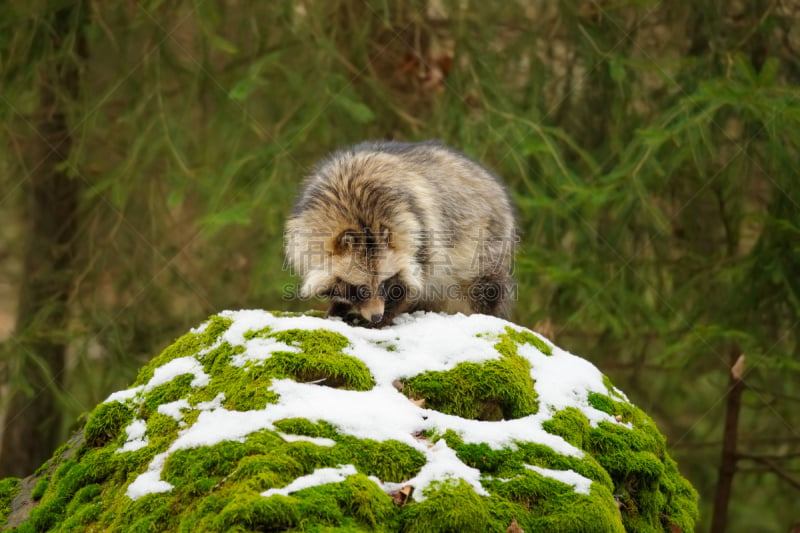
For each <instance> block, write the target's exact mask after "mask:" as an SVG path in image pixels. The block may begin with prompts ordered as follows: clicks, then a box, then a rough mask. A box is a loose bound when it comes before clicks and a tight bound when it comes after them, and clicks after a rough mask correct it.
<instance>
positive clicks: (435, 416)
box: [106, 310, 619, 500]
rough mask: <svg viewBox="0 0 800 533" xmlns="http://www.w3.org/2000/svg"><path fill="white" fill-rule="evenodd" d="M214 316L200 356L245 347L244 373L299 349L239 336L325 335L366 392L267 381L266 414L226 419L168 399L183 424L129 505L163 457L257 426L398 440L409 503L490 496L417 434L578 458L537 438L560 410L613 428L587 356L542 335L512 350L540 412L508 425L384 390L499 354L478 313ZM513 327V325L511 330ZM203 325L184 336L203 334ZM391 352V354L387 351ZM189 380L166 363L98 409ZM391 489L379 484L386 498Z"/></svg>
mask: <svg viewBox="0 0 800 533" xmlns="http://www.w3.org/2000/svg"><path fill="white" fill-rule="evenodd" d="M221 316H222V317H224V318H227V319H230V320H232V323H231V325H230V326H229V327H228V329H227V330H226V331H225V332H224V333H223V334H222V335H221V337H220V338H219V340H218V341H217V342H216V343H215V344H214V345H213V346H211V347H209V348H206V349H204V350H203V351H202V353H208V352H209V351H210V350H212V349H214V348H216V347H218V346H219V345H220V344H221V343H229V344H230V345H231V346H234V347H237V346H240V347H243V350H240V351H239V353H237V354H236V355H235V356H233V357H232V359H231V361H230V364H231V365H235V366H238V367H242V366H244V365H246V364H256V365H257V364H259V363H262V362H264V361H266V360H268V359H269V358H270V357H271V356H272V354H273V353H275V352H276V351H281V352H289V353H299V352H300V348H299V347H298V346H292V345H288V344H286V343H284V342H279V341H275V340H274V339H270V338H267V339H265V338H261V337H252V336H249V335H248V332H254V331H259V330H264V328H269V329H270V331H272V332H280V331H286V330H290V329H291V330H297V329H301V330H316V329H323V330H328V331H333V332H336V333H339V334H341V335H343V336H344V337H346V338H347V340H348V341H349V346H348V347H347V348H345V349H344V353H346V354H347V355H350V356H352V357H355V358H357V359H358V360H360V361H362V362H363V363H364V364H365V365H366V366H367V368H368V369H369V371H370V373H371V375H372V376H373V378H374V380H375V386H374V387H372V389H371V390H367V391H353V390H345V389H339V388H331V387H326V386H319V385H317V384H312V383H299V382H297V381H294V380H292V379H274V380H272V382H271V390H272V391H273V392H274V393H276V394H277V395H278V397H279V399H278V401H277V403H275V404H269V405H267V407H266V408H264V409H258V410H252V411H233V410H228V409H226V408H225V407H223V402H224V395H218V396H217V398H215V399H214V400H213V401H210V402H204V403H200V404H197V405H194V406H191V405H190V404H189V403H188V402H187V401H186V400H185V399H181V400H177V401H174V402H170V403H166V404H163V405H160V406H159V407H158V412H159V413H162V414H165V415H168V416H170V417H172V418H174V419H175V420H178V421H180V422H181V423H182V425H183V426H184V427H183V428H182V429H181V430H180V431H179V433H178V436H177V438H176V439H175V440H174V441H173V442H172V443H171V444H170V445H169V447H168V449H167V450H166V451H164V452H162V453H158V454H157V455H156V456H155V457H154V458H153V460H152V461H151V462H150V464H149V465H148V467H147V470H146V471H145V472H143V473H141V474H140V475H139V476H138V477H136V479H135V480H134V481H133V482H132V483H131V484H130V485H129V486H128V489H127V495H128V496H129V497H130V498H132V499H136V498H139V497H141V496H144V495H146V494H151V493H158V492H164V491H168V490H170V489H171V488H172V486H171V485H170V484H169V483H167V482H166V481H164V480H163V479H162V477H161V471H162V469H163V467H164V463H165V460H166V459H167V457H168V456H169V455H170V454H171V453H173V452H174V451H176V450H180V449H187V448H195V447H202V446H212V445H214V444H217V443H220V442H223V441H242V440H243V439H245V438H246V437H247V436H248V435H249V434H251V433H253V432H255V431H258V430H264V429H266V430H275V429H276V428H275V426H274V425H273V424H274V423H275V422H276V421H278V420H282V419H287V418H305V419H308V420H311V421H320V420H322V421H326V422H328V423H330V424H331V425H332V426H334V427H335V428H336V430H337V431H338V432H340V433H341V434H345V435H350V436H353V437H357V438H362V439H372V440H375V441H379V442H385V441H388V440H397V441H399V442H401V443H404V444H407V445H409V446H411V447H413V448H414V449H416V450H418V451H420V452H421V453H422V454H424V456H425V459H426V464H425V466H423V468H422V469H421V471H420V472H419V473H418V475H416V477H414V478H413V479H411V480H409V481H408V483H407V484H409V485H411V486H413V487H414V488H415V492H414V495H415V498H416V499H418V500H421V499H423V498H424V496H423V492H424V490H425V488H426V487H427V486H428V485H429V484H430V483H431V482H433V481H437V480H443V479H462V480H464V481H466V482H467V483H468V484H469V485H470V486H472V487H473V489H474V490H475V492H476V493H478V494H484V495H487V494H488V492H487V490H486V489H485V488H484V486H483V485H482V483H481V475H480V472H479V471H478V470H476V469H474V468H471V467H469V466H467V465H465V464H464V463H463V462H461V461H460V460H459V459H458V457H457V456H456V454H455V452H454V451H453V450H451V449H450V448H448V446H447V444H446V443H445V441H444V440H439V441H438V442H436V444H435V445H431V443H430V442H429V441H427V440H425V439H419V438H416V436H417V435H419V434H420V432H423V431H426V430H435V431H437V432H440V433H441V432H444V431H446V430H453V431H455V432H456V433H458V434H459V435H460V437H461V438H462V439H463V441H464V442H467V443H486V444H488V445H489V446H490V447H491V448H492V449H500V448H504V447H510V448H512V449H513V448H514V446H515V443H516V442H536V443H540V444H544V445H546V446H548V447H550V448H552V449H553V450H554V451H555V452H557V453H558V454H562V455H565V456H573V457H582V456H583V452H582V451H581V450H580V449H578V448H576V447H574V446H573V445H571V444H569V443H567V442H566V441H565V440H564V439H562V438H561V437H559V436H556V435H553V434H551V433H548V432H547V431H545V430H544V429H543V427H542V423H543V422H545V421H546V420H549V419H550V418H552V415H553V414H554V413H555V412H557V411H560V410H563V409H565V408H568V407H574V408H577V409H579V410H580V411H581V412H582V413H583V414H584V415H585V416H586V417H587V418H588V420H589V421H590V423H591V424H592V425H593V426H596V425H597V424H598V423H599V422H601V421H606V422H610V423H612V424H619V422H618V421H616V420H615V419H614V417H612V416H610V415H609V414H607V413H605V412H603V411H599V410H597V409H595V408H594V407H592V406H591V405H590V404H589V402H588V399H587V395H588V393H589V392H597V393H600V394H607V393H608V389H607V387H606V385H605V384H604V383H603V376H602V374H601V373H600V372H599V371H598V370H597V368H595V367H594V366H593V365H592V364H590V363H589V362H587V361H586V360H584V359H581V358H579V357H576V356H573V355H572V354H570V353H568V352H566V351H563V350H561V349H559V348H558V347H557V346H555V345H553V344H552V343H550V342H549V341H547V340H546V339H543V338H540V339H541V340H542V341H543V342H544V343H545V344H546V345H547V346H549V347H550V348H551V350H552V354H551V355H545V354H543V353H542V352H541V351H539V350H538V349H537V348H536V347H534V346H532V345H530V344H520V345H519V346H518V354H519V355H520V356H522V357H524V358H525V359H527V360H528V361H529V362H530V363H531V377H532V378H533V379H534V380H535V383H536V390H537V393H538V395H539V396H538V399H539V402H540V408H539V411H538V413H536V414H533V415H530V416H525V417H522V418H518V419H514V420H501V421H495V422H485V421H478V420H467V419H464V418H460V417H457V416H453V415H448V414H445V413H441V412H438V411H434V410H431V409H426V408H424V407H420V406H417V405H416V404H414V403H412V402H410V401H409V400H408V398H406V397H405V396H404V395H403V394H402V393H400V392H398V390H397V389H396V388H395V386H394V385H393V382H395V380H401V379H404V378H409V377H412V376H415V375H418V374H422V373H424V372H426V371H445V370H451V369H453V368H455V367H456V365H458V364H459V363H463V362H472V363H482V362H485V361H487V360H490V359H496V358H498V357H500V354H499V353H498V352H497V350H496V349H495V347H494V345H495V343H496V342H497V338H498V336H499V335H501V334H503V333H504V331H505V328H506V327H507V326H512V324H510V323H509V322H507V321H504V320H501V319H499V318H495V317H489V316H483V315H472V316H464V315H455V316H447V315H440V314H433V313H415V314H414V315H410V316H409V315H405V316H402V317H400V318H399V319H398V320H397V323H396V325H394V326H392V327H388V328H384V329H364V328H355V327H351V326H349V325H348V324H345V323H344V322H342V321H340V320H330V319H322V318H317V317H312V316H302V315H301V316H292V317H285V316H276V315H273V314H270V313H268V312H265V311H258V310H245V311H226V312H224V313H222V314H221ZM514 327H516V328H519V327H518V326H514ZM205 329H206V326H205V325H203V326H200V327H199V328H196V329H195V330H193V332H196V333H202V332H204V331H205ZM387 346H391V350H387ZM185 374H191V375H193V376H194V379H193V380H192V382H191V386H192V387H195V388H199V387H204V386H205V385H207V384H208V383H209V379H210V378H209V376H208V375H207V374H206V372H205V371H204V369H203V366H202V364H201V363H200V361H199V360H198V359H197V358H196V356H184V357H179V358H176V359H173V360H171V361H169V362H167V363H166V364H164V365H163V366H160V367H158V368H156V369H155V371H154V373H153V377H152V378H151V379H150V380H149V381H148V382H147V383H146V384H145V385H142V386H139V387H135V388H133V389H129V390H127V391H120V392H117V393H114V394H112V395H111V396H109V398H108V399H107V400H106V402H112V401H119V402H136V401H137V397H139V396H141V394H143V393H147V392H148V391H151V390H153V389H154V388H155V387H157V386H159V385H163V384H165V383H168V382H170V381H171V380H173V379H175V378H176V377H178V376H180V375H185ZM192 409H194V410H199V411H201V412H200V413H199V416H197V418H196V421H195V422H194V423H192V424H191V425H189V426H186V424H185V422H183V417H184V413H185V412H187V411H189V410H192ZM145 428H146V426H145V424H144V422H143V421H142V420H134V421H133V422H131V423H130V425H129V426H128V428H126V432H127V434H128V440H127V441H126V442H125V444H124V445H123V447H122V448H121V449H119V450H117V452H118V453H127V452H130V451H134V450H137V449H140V448H141V447H143V446H146V445H147V440H146V436H145ZM279 434H280V435H281V436H282V437H283V438H284V439H285V440H287V441H290V442H291V441H293V440H307V441H310V442H313V443H316V444H318V445H320V446H333V445H334V444H335V443H334V441H332V440H331V439H313V438H309V437H305V436H296V435H288V434H285V433H279ZM528 468H530V469H533V470H535V471H536V472H538V473H540V474H542V475H544V476H549V477H552V478H555V479H557V480H560V481H562V482H564V483H567V484H569V485H571V486H573V487H574V489H575V490H576V491H578V492H582V493H587V494H588V492H589V486H590V484H591V481H590V480H588V479H587V478H585V477H583V476H580V475H579V474H576V473H575V472H573V471H557V470H550V469H545V468H541V467H537V466H528ZM355 473H356V471H355V468H354V467H353V466H352V465H344V466H339V467H338V468H323V469H318V470H317V471H316V472H314V473H313V474H310V475H308V476H304V477H302V478H298V479H297V480H295V481H294V482H292V483H291V484H290V485H288V486H287V487H284V488H281V489H271V490H268V491H266V492H264V493H263V494H264V495H265V496H268V495H270V494H289V493H292V492H294V491H296V490H300V489H302V488H308V487H311V486H315V485H319V484H324V483H333V482H336V481H340V480H342V479H344V478H345V477H347V476H349V475H353V474H355ZM394 487H395V484H390V483H387V484H386V485H385V486H384V489H385V490H392V489H393V488H394Z"/></svg>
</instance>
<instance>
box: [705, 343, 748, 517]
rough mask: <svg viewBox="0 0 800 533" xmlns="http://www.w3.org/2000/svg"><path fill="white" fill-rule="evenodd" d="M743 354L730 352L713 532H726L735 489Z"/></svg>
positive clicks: (734, 351) (742, 389) (742, 387)
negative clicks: (729, 370) (728, 386)
mask: <svg viewBox="0 0 800 533" xmlns="http://www.w3.org/2000/svg"><path fill="white" fill-rule="evenodd" d="M743 367H744V356H743V355H742V354H741V352H740V351H739V350H738V349H737V348H734V349H733V351H732V352H731V373H730V388H729V389H728V399H727V401H726V403H725V429H724V430H723V435H722V454H721V455H720V460H719V478H718V480H717V493H716V496H715V497H714V514H713V515H712V517H711V533H724V532H725V531H726V529H727V527H728V505H729V503H730V499H731V491H732V489H733V476H734V474H735V473H736V463H737V461H738V459H739V456H738V450H737V444H738V441H739V411H740V409H741V406H742V393H743V392H744V381H743V380H742V372H743Z"/></svg>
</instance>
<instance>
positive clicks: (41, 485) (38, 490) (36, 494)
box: [31, 476, 50, 500]
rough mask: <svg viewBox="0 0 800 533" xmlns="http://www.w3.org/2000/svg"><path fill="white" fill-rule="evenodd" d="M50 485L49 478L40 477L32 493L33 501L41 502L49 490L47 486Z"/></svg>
mask: <svg viewBox="0 0 800 533" xmlns="http://www.w3.org/2000/svg"><path fill="white" fill-rule="evenodd" d="M49 483H50V477H49V476H42V477H40V478H39V481H37V482H36V486H35V487H33V490H32V491H31V499H33V500H41V499H42V496H44V493H45V491H46V490H47V485H48V484H49Z"/></svg>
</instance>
